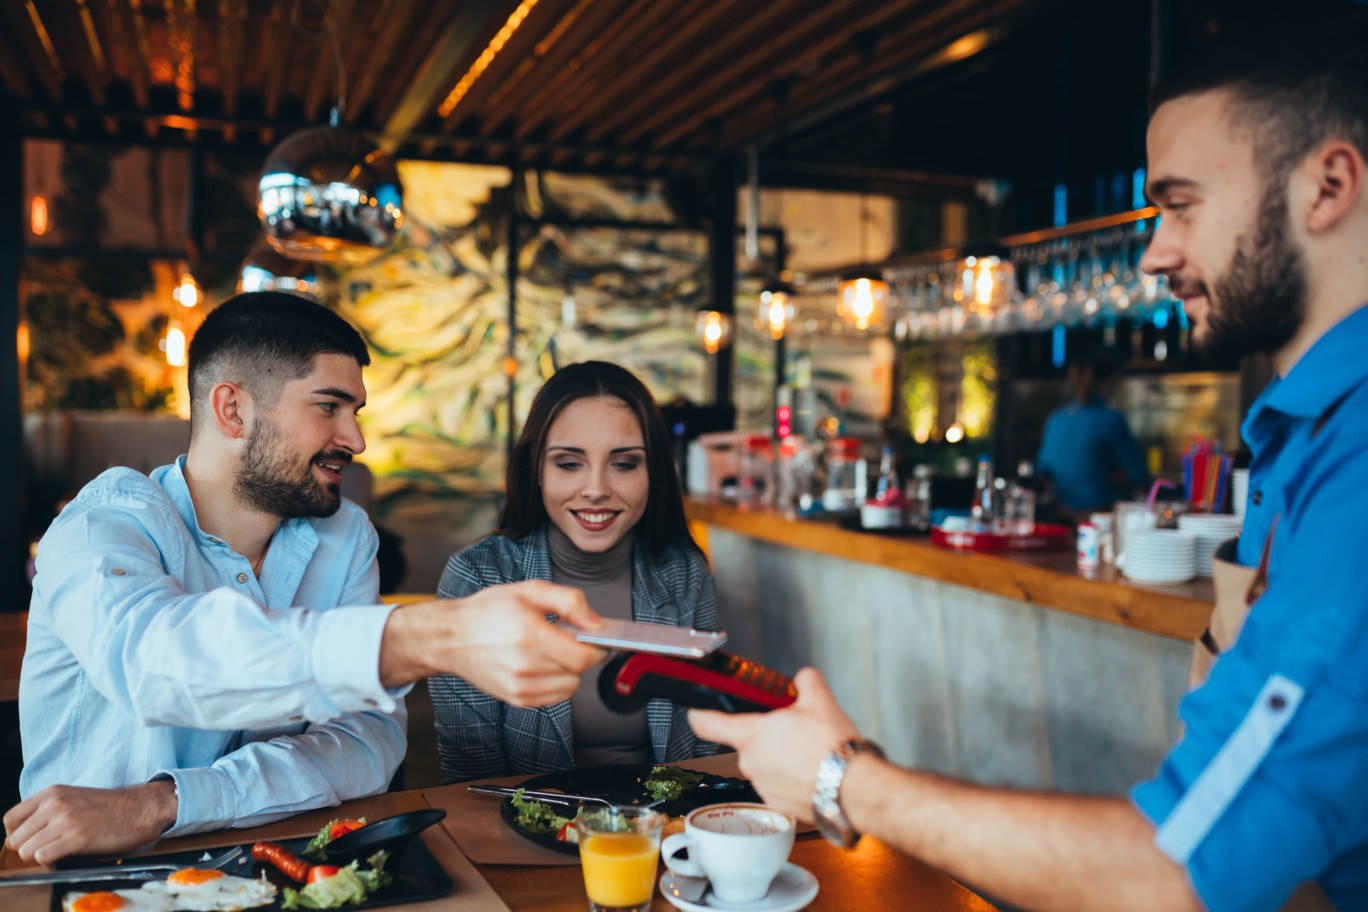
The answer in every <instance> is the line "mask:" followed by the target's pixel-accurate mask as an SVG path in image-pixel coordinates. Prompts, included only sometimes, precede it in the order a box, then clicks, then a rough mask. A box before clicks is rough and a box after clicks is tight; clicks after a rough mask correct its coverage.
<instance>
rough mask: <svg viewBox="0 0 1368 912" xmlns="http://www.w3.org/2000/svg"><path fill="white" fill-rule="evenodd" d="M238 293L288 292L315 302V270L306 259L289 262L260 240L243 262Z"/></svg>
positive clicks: (316, 292)
mask: <svg viewBox="0 0 1368 912" xmlns="http://www.w3.org/2000/svg"><path fill="white" fill-rule="evenodd" d="M237 290H238V291H288V292H291V293H292V294H297V295H303V296H304V297H306V298H311V299H313V300H318V298H319V286H318V271H317V270H316V269H315V268H314V265H313V263H310V262H309V261H308V260H292V259H290V258H289V257H287V256H285V255H284V254H282V253H280V251H278V250H276V249H275V248H274V247H272V246H271V245H270V244H269V243H267V242H266V241H259V242H257V244H256V246H254V247H253V248H252V250H251V252H250V253H248V254H247V259H245V260H243V261H242V268H241V270H240V271H239V273H238V283H237Z"/></svg>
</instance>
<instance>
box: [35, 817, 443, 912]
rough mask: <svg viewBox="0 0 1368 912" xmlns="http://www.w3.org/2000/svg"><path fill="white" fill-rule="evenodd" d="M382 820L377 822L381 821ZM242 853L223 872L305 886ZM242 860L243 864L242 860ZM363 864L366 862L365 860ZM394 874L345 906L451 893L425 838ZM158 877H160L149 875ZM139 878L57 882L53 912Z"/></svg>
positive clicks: (180, 860)
mask: <svg viewBox="0 0 1368 912" xmlns="http://www.w3.org/2000/svg"><path fill="white" fill-rule="evenodd" d="M378 822H379V821H377V823H378ZM309 840H310V837H308V836H303V837H300V838H299V839H276V840H271V841H272V842H276V843H278V844H279V845H283V846H284V847H285V848H287V849H289V850H290V851H291V852H294V853H295V854H296V855H298V854H300V853H302V852H303V851H304V847H305V846H307V845H308V844H309ZM229 848H231V846H219V847H215V848H212V849H209V850H208V851H209V854H210V855H217V854H218V853H220V852H223V851H226V850H227V849H229ZM242 851H243V855H242V856H240V857H239V858H236V859H234V860H232V861H230V862H228V866H227V867H225V868H224V869H223V873H225V874H232V875H233V876H234V877H249V878H253V879H255V878H257V877H260V876H261V873H262V872H263V871H264V872H265V873H266V879H267V880H269V881H270V882H271V883H273V884H275V885H276V889H277V890H283V889H284V888H285V887H294V888H295V889H296V890H298V889H300V888H301V887H302V886H303V885H302V884H298V883H295V882H294V881H293V880H291V879H290V878H288V877H286V876H285V875H284V874H282V873H280V871H279V870H277V869H276V867H275V866H274V865H270V864H265V863H263V862H259V861H253V860H252V844H251V843H245V844H244V845H243V847H242ZM204 853H205V850H204V849H199V850H196V851H192V852H170V853H167V854H165V855H146V856H143V855H140V856H138V857H137V859H125V861H127V862H132V861H134V860H136V861H137V863H138V864H175V865H184V866H185V867H187V868H193V867H194V866H195V864H196V862H198V861H200V859H202V858H203V857H204ZM239 862H240V863H239ZM362 864H364V862H362ZM390 873H391V874H393V875H394V882H393V883H391V884H390V885H389V886H388V887H385V889H383V890H379V891H377V892H376V893H374V894H372V895H371V896H370V897H369V898H368V899H367V900H366V901H365V902H363V903H361V904H360V905H357V906H346V907H345V908H347V909H378V908H380V907H381V906H397V905H399V904H400V903H411V902H417V901H418V900H422V899H437V898H438V897H440V896H445V895H447V894H448V893H450V892H451V878H450V877H449V876H447V872H446V871H444V870H442V866H441V865H440V864H439V863H438V862H437V859H436V858H434V857H433V856H432V852H431V851H430V850H429V849H428V847H427V846H426V845H424V844H423V841H422V840H420V839H419V840H414V842H413V844H412V845H411V846H410V847H409V849H408V851H406V852H405V853H404V855H403V857H402V858H400V859H399V860H398V862H397V863H396V866H395V867H394V868H393V869H391V870H390ZM148 879H149V880H157V879H158V878H155V877H153V878H148ZM144 882H145V881H143V882H140V881H136V880H92V881H87V882H84V883H65V884H54V885H53V888H52V912H62V897H63V896H64V895H66V894H67V893H71V892H80V893H94V892H96V891H97V890H136V889H138V887H140V886H142V884H143V883H144ZM283 896H284V894H283V893H277V894H276V898H275V902H271V903H267V904H266V905H264V906H257V907H256V908H257V909H265V910H270V909H279V908H280V902H281V899H282V898H283Z"/></svg>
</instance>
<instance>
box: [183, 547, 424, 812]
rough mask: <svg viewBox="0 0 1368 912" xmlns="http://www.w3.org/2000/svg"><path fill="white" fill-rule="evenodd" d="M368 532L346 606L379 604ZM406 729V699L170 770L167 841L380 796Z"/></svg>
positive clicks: (259, 737) (400, 754)
mask: <svg viewBox="0 0 1368 912" xmlns="http://www.w3.org/2000/svg"><path fill="white" fill-rule="evenodd" d="M366 531H367V532H368V534H369V546H368V548H366V549H364V550H359V551H358V553H357V558H356V560H355V561H354V563H353V566H352V567H351V568H350V576H349V580H348V585H347V588H346V591H345V592H344V593H343V604H349V605H365V604H372V603H375V602H377V601H378V600H379V595H378V591H379V575H378V570H377V568H376V563H375V553H376V549H377V546H378V539H377V538H376V535H375V531H374V530H373V529H370V528H367V530H366ZM342 661H344V662H345V661H346V660H345V659H343V660H342ZM353 670H356V669H353ZM406 728H407V713H406V712H405V710H404V704H403V699H402V697H401V698H399V699H398V701H397V706H396V707H395V709H394V710H393V711H392V712H388V713H385V712H379V711H369V712H359V713H349V714H347V715H345V716H342V717H341V718H338V719H333V720H331V721H327V722H317V723H314V724H311V725H309V726H308V727H307V729H306V730H305V731H303V732H302V733H299V734H273V733H272V732H269V731H268V732H253V733H250V734H249V735H248V736H247V737H248V738H249V739H251V740H249V742H248V743H246V744H244V745H243V746H242V747H240V748H238V749H237V750H235V751H233V752H232V753H230V754H228V755H226V756H224V757H222V758H221V759H219V760H218V761H216V762H215V763H214V764H213V765H212V766H210V767H207V768H200V769H181V770H166V771H165V773H166V774H167V775H169V776H170V777H171V778H172V779H174V780H175V783H176V794H177V795H178V797H179V807H178V810H177V814H176V824H175V826H174V827H173V828H172V829H171V830H169V831H167V833H166V834H165V835H166V836H167V837H171V836H184V835H187V834H189V833H198V832H203V831H206V830H215V829H222V828H224V827H249V826H257V825H260V824H264V823H270V822H271V821H273V820H279V819H281V818H283V817H288V816H290V815H291V814H296V813H299V812H300V811H303V810H308V809H310V808H316V807H332V806H335V805H337V804H340V803H341V802H343V801H347V800H349V799H352V798H362V797H365V796H367V795H375V794H378V793H380V792H383V791H385V789H387V788H388V787H389V783H390V780H391V779H392V778H393V777H394V773H395V770H397V769H398V768H399V764H400V763H401V762H402V761H403V759H404V750H405V746H406V740H407V735H406Z"/></svg>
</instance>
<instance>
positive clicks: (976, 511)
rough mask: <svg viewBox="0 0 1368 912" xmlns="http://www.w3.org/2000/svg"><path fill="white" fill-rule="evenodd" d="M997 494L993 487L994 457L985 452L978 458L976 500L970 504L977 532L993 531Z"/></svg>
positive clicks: (972, 520) (971, 515)
mask: <svg viewBox="0 0 1368 912" xmlns="http://www.w3.org/2000/svg"><path fill="white" fill-rule="evenodd" d="M996 494H997V492H996V491H995V490H994V488H993V458H992V457H991V456H989V455H988V454H987V453H984V454H983V455H982V456H980V457H979V460H978V478H977V480H976V481H975V482H974V502H973V503H972V504H970V506H969V521H970V523H971V524H972V526H973V529H974V531H975V532H991V531H993V527H994V524H995V522H996V520H997V513H998V510H997V497H996Z"/></svg>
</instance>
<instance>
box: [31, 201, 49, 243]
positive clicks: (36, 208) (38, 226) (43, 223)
mask: <svg viewBox="0 0 1368 912" xmlns="http://www.w3.org/2000/svg"><path fill="white" fill-rule="evenodd" d="M29 230H30V231H32V232H33V235H34V237H42V236H43V235H45V234H47V230H48V204H47V197H45V196H42V195H38V196H35V197H34V198H33V202H32V203H31V204H29Z"/></svg>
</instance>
